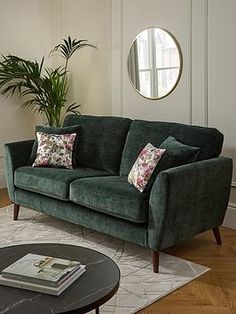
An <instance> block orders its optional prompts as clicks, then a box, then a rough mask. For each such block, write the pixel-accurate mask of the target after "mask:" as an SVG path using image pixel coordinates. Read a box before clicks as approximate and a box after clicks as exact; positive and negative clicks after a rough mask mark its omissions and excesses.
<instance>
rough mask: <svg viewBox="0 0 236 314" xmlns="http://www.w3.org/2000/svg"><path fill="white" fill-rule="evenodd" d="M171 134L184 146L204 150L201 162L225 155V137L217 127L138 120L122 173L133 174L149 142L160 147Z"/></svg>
mask: <svg viewBox="0 0 236 314" xmlns="http://www.w3.org/2000/svg"><path fill="white" fill-rule="evenodd" d="M170 135H171V136H173V137H175V138H176V139H177V140H178V141H180V142H182V143H184V144H187V145H190V146H196V147H200V148H201V151H200V153H199V155H198V158H197V160H203V159H209V158H214V157H217V156H219V154H220V153H221V149H222V145H223V134H222V133H220V132H219V131H218V130H217V129H215V128H206V127H200V126H192V125H186V124H180V123H173V122H151V121H142V120H134V121H133V123H132V124H131V126H130V129H129V132H128V135H127V139H126V142H125V146H124V151H123V155H122V160H121V168H120V174H121V175H127V174H128V173H129V172H130V169H131V168H132V166H133V164H134V162H135V160H136V158H137V156H138V154H139V152H140V151H141V149H142V148H143V147H144V146H145V145H146V144H147V143H149V142H150V143H152V144H153V145H154V146H156V147H158V146H159V145H160V144H161V143H162V142H163V141H164V140H165V139H166V138H167V137H168V136H170Z"/></svg>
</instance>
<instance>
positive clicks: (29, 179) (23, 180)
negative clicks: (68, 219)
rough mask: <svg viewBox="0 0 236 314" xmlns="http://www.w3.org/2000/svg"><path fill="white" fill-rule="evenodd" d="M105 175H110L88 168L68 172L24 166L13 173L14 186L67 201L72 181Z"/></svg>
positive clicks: (65, 170) (60, 169)
mask: <svg viewBox="0 0 236 314" xmlns="http://www.w3.org/2000/svg"><path fill="white" fill-rule="evenodd" d="M106 175H110V173H109V172H107V171H101V170H95V169H90V168H76V169H75V170H70V169H62V168H46V167H45V168H44V167H43V168H42V167H36V168H33V167H30V166H26V167H20V168H18V169H17V170H16V171H15V175H14V184H15V186H16V187H18V188H21V189H24V190H28V191H32V192H36V193H39V194H44V195H48V196H51V197H54V198H57V199H60V200H65V201H67V200H69V186H70V183H71V182H72V181H74V180H76V179H79V178H84V177H96V176H106Z"/></svg>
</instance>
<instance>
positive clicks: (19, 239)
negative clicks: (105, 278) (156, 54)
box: [0, 206, 209, 314]
mask: <svg viewBox="0 0 236 314" xmlns="http://www.w3.org/2000/svg"><path fill="white" fill-rule="evenodd" d="M0 228H1V239H0V246H1V247H3V246H10V245H15V244H23V243H32V242H33V243H43V242H47V243H49V242H53V243H55V242H56V243H65V244H74V245H80V246H85V247H88V248H91V249H94V250H97V251H99V252H101V253H104V254H106V255H108V256H109V257H111V258H112V259H113V260H114V261H115V262H116V263H117V264H118V266H119V268H120V270H121V283H120V288H119V290H118V292H117V293H116V295H115V296H114V297H113V298H112V299H111V300H109V301H108V302H107V303H106V304H105V305H103V306H102V307H101V308H100V312H101V313H104V314H105V313H114V314H128V313H135V312H136V311H138V310H140V309H143V308H144V307H146V306H148V305H149V304H151V303H153V302H155V301H156V300H158V299H160V298H162V297H164V296H166V295H167V294H169V293H171V292H172V291H174V290H176V289H178V288H179V287H181V286H183V285H185V284H186V283H188V282H190V281H191V280H193V279H195V278H197V277H198V276H200V275H202V274H203V273H205V272H207V271H208V270H209V268H207V267H204V266H201V265H198V264H195V263H192V262H188V261H186V260H183V259H181V258H178V257H174V256H170V255H167V254H164V253H162V254H161V256H160V273H159V274H154V273H153V272H152V265H151V263H150V251H149V250H148V249H146V248H142V247H139V246H137V245H134V244H131V243H127V242H124V241H121V240H118V239H115V238H112V237H109V236H106V235H104V234H101V233H97V232H94V231H91V230H88V229H86V228H82V227H80V226H78V225H74V224H71V223H68V222H64V221H62V220H59V219H56V218H53V217H50V216H46V215H44V214H40V213H38V212H36V211H32V210H29V209H25V208H23V207H21V209H20V214H19V220H18V221H13V219H12V206H8V207H5V208H1V210H0ZM91 313H92V312H91Z"/></svg>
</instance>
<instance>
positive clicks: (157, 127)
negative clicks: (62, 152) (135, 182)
mask: <svg viewBox="0 0 236 314" xmlns="http://www.w3.org/2000/svg"><path fill="white" fill-rule="evenodd" d="M64 125H65V126H72V125H79V126H80V134H79V142H78V151H77V154H76V161H77V165H78V166H77V168H76V169H75V170H68V169H56V168H39V167H35V168H33V167H31V166H29V165H28V161H29V159H30V155H31V150H32V145H33V142H34V141H33V140H29V141H22V142H15V143H8V144H6V145H5V172H6V178H7V187H8V192H9V196H10V199H11V201H12V202H13V203H14V220H17V218H18V213H19V208H20V205H22V206H25V207H27V208H31V209H34V210H36V211H39V212H42V213H45V214H47V215H52V216H55V217H58V218H60V219H63V220H66V221H69V222H72V223H75V224H79V225H81V226H84V227H87V228H90V229H93V230H96V231H98V232H102V233H105V234H108V235H111V236H114V237H117V238H119V239H122V240H125V241H130V242H133V243H136V244H138V245H141V246H144V247H148V248H150V249H151V253H152V254H151V255H152V261H153V269H154V272H158V265H159V264H158V263H159V251H162V250H164V249H165V248H167V247H170V246H172V245H174V244H175V243H177V242H180V241H182V240H185V239H186V238H188V237H191V236H193V235H195V234H198V233H200V232H203V231H206V230H210V229H212V230H213V231H214V234H215V237H216V240H217V243H218V244H220V243H221V239H220V233H219V228H218V227H219V226H220V225H221V224H222V222H223V219H224V216H225V212H226V209H227V204H228V200H229V194H230V186H231V176H232V160H231V159H230V158H226V157H219V155H220V153H221V149H222V144H223V135H222V134H221V133H220V132H219V131H218V130H217V129H214V128H205V127H199V126H190V125H185V124H179V123H168V122H150V121H142V120H133V121H132V120H130V119H128V118H120V117H108V116H107V117H97V116H80V117H78V116H76V115H70V116H68V117H67V119H66V120H65V123H64ZM169 135H171V136H174V137H175V138H176V139H177V140H178V141H180V142H182V143H185V144H187V145H191V146H197V147H200V149H201V150H200V153H199V155H198V157H197V160H196V161H195V162H193V163H189V164H185V165H182V166H178V167H175V168H170V169H167V170H164V171H162V172H160V173H159V175H158V176H157V177H156V179H155V181H154V183H153V185H152V187H151V189H149V191H147V192H143V193H140V192H139V191H138V190H137V189H136V188H135V187H133V186H132V185H130V184H129V183H128V182H127V175H128V173H129V171H130V169H131V167H132V165H133V163H134V162H135V160H136V158H137V155H138V153H139V151H140V150H141V149H142V148H143V147H144V146H145V145H146V144H147V143H148V142H151V143H152V144H153V145H155V146H157V147H158V146H159V145H160V144H161V143H162V142H163V141H164V140H165V139H166V138H167V137H168V136H169Z"/></svg>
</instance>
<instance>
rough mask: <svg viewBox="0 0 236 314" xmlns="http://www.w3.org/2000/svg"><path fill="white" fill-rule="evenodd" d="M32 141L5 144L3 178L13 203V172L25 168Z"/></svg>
mask: <svg viewBox="0 0 236 314" xmlns="http://www.w3.org/2000/svg"><path fill="white" fill-rule="evenodd" d="M33 143H34V140H28V141H21V142H13V143H8V144H5V147H4V148H5V176H6V181H7V189H8V194H9V198H10V200H11V201H12V202H14V201H15V193H14V192H15V187H14V171H15V170H16V169H17V168H19V167H21V166H26V165H27V163H28V161H29V159H30V155H31V150H32V146H33Z"/></svg>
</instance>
